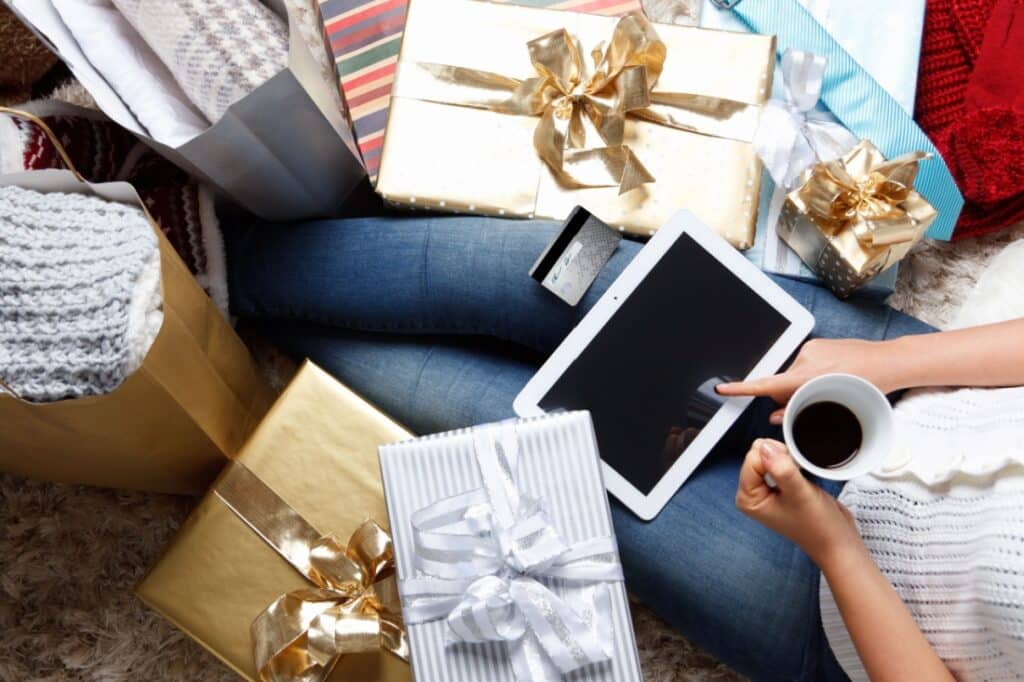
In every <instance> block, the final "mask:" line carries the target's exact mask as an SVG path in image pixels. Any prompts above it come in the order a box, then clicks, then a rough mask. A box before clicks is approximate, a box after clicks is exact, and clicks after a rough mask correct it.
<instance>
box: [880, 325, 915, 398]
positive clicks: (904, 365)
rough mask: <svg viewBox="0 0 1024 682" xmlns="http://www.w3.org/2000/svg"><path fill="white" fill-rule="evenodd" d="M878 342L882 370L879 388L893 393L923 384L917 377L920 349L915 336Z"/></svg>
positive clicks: (884, 391)
mask: <svg viewBox="0 0 1024 682" xmlns="http://www.w3.org/2000/svg"><path fill="white" fill-rule="evenodd" d="M878 344H879V346H878V350H879V353H878V355H877V360H878V363H879V367H880V372H881V379H880V381H879V382H878V388H879V389H881V391H882V392H883V393H886V394H888V393H893V392H894V391H902V390H904V389H907V388H913V387H915V386H921V385H922V384H921V383H920V379H919V378H918V377H917V373H918V367H917V365H918V363H917V360H918V358H917V353H918V352H919V351H918V350H917V348H916V340H915V339H914V337H913V336H901V337H899V338H896V339H887V340H885V341H879V342H878Z"/></svg>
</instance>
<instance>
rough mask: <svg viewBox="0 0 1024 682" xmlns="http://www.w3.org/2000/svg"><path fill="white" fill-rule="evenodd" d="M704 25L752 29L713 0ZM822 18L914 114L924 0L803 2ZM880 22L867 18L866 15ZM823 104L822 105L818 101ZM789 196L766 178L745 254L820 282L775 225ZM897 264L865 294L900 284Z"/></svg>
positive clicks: (768, 267) (770, 268)
mask: <svg viewBox="0 0 1024 682" xmlns="http://www.w3.org/2000/svg"><path fill="white" fill-rule="evenodd" d="M703 2H704V7H703V11H702V13H701V25H702V26H704V27H707V28H716V29H724V30H730V31H748V30H749V29H748V28H747V26H746V24H744V23H743V22H742V21H741V20H740V19H739V18H737V17H736V16H735V15H734V14H732V13H731V12H723V11H720V10H718V9H716V8H715V7H714V6H713V5H712V4H711V0H703ZM801 3H802V4H803V5H804V6H805V7H806V8H807V9H808V11H810V13H811V14H812V15H813V16H814V18H815V19H817V20H818V22H819V23H820V24H821V25H822V26H824V27H825V28H826V29H828V31H829V32H830V33H831V34H832V35H833V36H835V38H836V40H837V41H838V42H839V43H840V44H841V45H842V46H843V47H844V48H845V49H846V50H847V52H849V53H850V54H851V55H853V57H854V58H855V59H856V60H857V61H858V62H860V64H861V65H862V66H863V67H864V68H865V69H867V71H868V72H869V73H870V74H871V75H872V76H873V77H874V79H875V80H876V81H878V83H879V84H880V85H881V86H882V87H884V88H885V89H886V90H887V91H888V92H889V94H891V95H892V96H893V97H895V98H896V100H897V101H898V102H899V103H900V104H901V105H902V106H903V108H904V109H905V110H907V111H908V112H911V113H913V111H914V96H915V94H916V91H917V65H918V59H919V57H920V52H921V36H922V30H923V27H924V10H925V0H906V1H905V2H899V3H893V2H888V0H864V1H863V2H857V3H850V2H843V1H841V0H801ZM866 16H871V17H877V18H878V21H864V17H866ZM774 82H775V92H774V93H773V97H782V96H783V93H782V92H781V90H780V89H779V88H781V85H782V79H781V78H779V77H778V75H776V78H775V81H774ZM819 106H820V105H819ZM784 201H785V195H784V194H781V193H776V192H775V186H774V184H773V183H772V182H771V180H770V179H769V178H768V177H765V179H764V184H763V192H762V197H761V210H760V212H759V217H758V222H757V236H756V239H755V242H754V246H753V248H751V249H750V250H748V251H747V252H746V256H747V257H748V258H749V259H750V260H751V261H753V262H754V263H756V264H757V265H758V267H760V268H761V269H762V270H764V271H765V272H773V273H776V274H780V275H787V276H790V277H795V278H797V279H802V280H805V281H809V282H817V281H818V279H817V277H816V276H815V275H814V273H813V272H812V271H811V270H810V268H808V267H807V266H806V265H804V264H803V262H802V261H801V260H800V257H799V256H797V255H796V253H795V252H794V251H793V250H792V249H790V248H789V247H788V246H787V245H786V243H785V242H783V241H782V239H781V238H780V237H779V236H778V233H777V231H776V226H777V225H778V221H779V213H780V211H781V210H782V205H783V202H784ZM898 270H899V266H898V265H897V266H893V267H891V268H889V269H887V270H886V271H885V272H883V273H882V274H880V275H878V276H877V277H875V278H874V279H872V280H870V281H869V282H867V283H866V284H865V285H864V286H863V287H862V288H861V290H860V293H861V294H865V295H870V296H877V297H884V296H888V295H889V294H891V293H892V292H893V291H894V290H895V288H896V279H897V275H898Z"/></svg>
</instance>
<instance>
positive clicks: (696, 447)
mask: <svg viewBox="0 0 1024 682" xmlns="http://www.w3.org/2000/svg"><path fill="white" fill-rule="evenodd" d="M813 327H814V318H813V316H812V315H811V314H810V313H809V312H808V311H807V310H806V309H804V308H803V307H802V306H801V305H800V304H799V303H797V302H796V301H795V300H793V298H791V297H790V296H789V295H788V294H787V293H786V292H785V291H783V290H782V288H781V287H779V286H778V285H777V284H775V282H773V281H772V280H771V279H770V278H769V277H768V276H766V275H765V274H764V273H762V272H761V271H760V270H758V269H757V267H755V266H754V265H753V264H751V263H750V262H749V261H748V260H747V259H746V258H744V257H743V256H742V255H741V254H740V253H739V252H738V251H736V250H735V249H734V248H733V247H732V246H730V245H729V244H728V242H726V241H725V240H724V239H722V238H721V237H720V236H718V235H717V234H716V233H714V232H713V231H712V230H711V229H710V228H708V227H706V226H704V225H703V224H702V223H701V222H700V221H699V220H698V219H697V218H696V216H694V215H693V214H692V213H690V212H689V211H682V212H680V213H678V214H676V215H675V216H674V217H673V218H672V219H671V220H670V221H669V222H668V224H666V225H665V226H664V227H662V228H661V229H660V230H658V232H657V233H656V234H655V236H654V237H653V238H652V239H651V241H650V242H648V244H647V245H646V246H645V247H644V248H643V249H642V250H641V251H640V253H639V254H637V256H636V257H635V258H634V259H633V262H631V263H630V264H629V265H628V266H627V267H626V269H625V270H623V272H622V274H621V275H620V276H619V277H618V279H616V280H615V282H614V283H613V284H612V285H611V286H610V287H609V288H608V290H607V291H606V292H605V294H604V295H603V296H602V297H601V299H600V300H599V301H598V302H597V303H596V304H595V305H594V307H593V308H592V309H591V310H590V312H589V313H587V315H586V316H585V317H584V318H583V319H582V320H581V321H580V323H579V324H578V325H577V326H576V328H575V329H573V331H572V332H571V333H570V334H569V335H568V336H567V337H566V338H565V340H564V341H563V342H562V344H561V345H560V346H559V347H558V348H557V349H556V350H555V352H554V353H553V354H552V355H551V357H550V358H549V359H548V361H547V362H546V363H544V365H543V366H542V367H541V368H540V370H539V371H538V372H537V374H536V375H535V376H534V377H533V378H532V379H531V380H530V382H529V383H528V384H527V385H526V387H525V388H523V390H522V392H521V393H520V394H519V395H518V396H517V398H516V400H515V405H514V407H515V411H516V413H518V414H519V415H520V416H523V417H526V416H533V415H538V414H543V413H545V412H552V411H558V410H578V409H585V410H589V411H590V413H591V416H592V417H593V420H594V430H595V431H596V433H597V442H598V445H599V446H600V449H601V458H602V460H603V461H604V478H605V485H606V486H607V488H608V490H609V492H611V493H612V494H613V495H615V497H617V498H618V499H619V500H621V501H622V502H623V504H625V505H626V506H627V507H629V508H630V509H631V510H632V511H633V512H634V513H636V514H637V515H638V516H640V517H641V518H643V519H652V518H654V517H655V516H656V515H657V514H658V512H659V511H661V509H662V507H664V506H665V504H666V503H667V502H668V500H669V499H670V498H671V497H672V495H673V494H674V493H675V492H676V490H678V489H679V487H680V486H681V485H682V484H683V482H684V481H686V479H687V478H688V477H689V476H690V474H692V473H693V471H694V469H696V468H697V465H698V464H700V462H701V460H703V459H704V457H705V456H706V455H707V454H708V452H710V451H711V449H712V448H713V447H714V446H715V444H716V443H717V442H718V441H719V440H720V439H721V437H722V436H723V435H724V434H725V432H726V431H727V430H728V429H729V427H730V426H731V425H732V424H733V422H735V421H736V418H737V417H739V415H740V413H742V412H743V410H744V409H745V408H746V407H747V405H748V404H749V403H750V401H751V399H750V398H729V399H725V398H723V397H721V396H719V395H718V394H717V393H716V392H715V386H716V385H718V384H719V383H722V382H724V381H737V380H743V379H752V378H756V377H761V376H766V375H769V374H773V373H774V372H776V371H778V370H779V368H780V367H782V365H783V364H784V363H785V362H786V360H787V358H789V357H790V355H791V354H792V353H793V352H794V351H795V350H796V349H797V348H798V347H799V346H800V344H801V343H802V342H803V340H804V339H805V338H806V337H807V335H808V334H810V332H811V329H812V328H813Z"/></svg>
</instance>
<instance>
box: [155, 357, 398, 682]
mask: <svg viewBox="0 0 1024 682" xmlns="http://www.w3.org/2000/svg"><path fill="white" fill-rule="evenodd" d="M410 437H411V435H410V434H409V433H408V432H407V431H406V430H405V429H403V428H402V427H400V426H398V425H397V424H395V423H394V422H393V421H391V420H390V419H388V418H387V417H386V416H384V415H383V414H381V413H380V412H379V411H377V410H376V409H374V408H373V407H371V406H370V405H368V404H367V403H366V402H364V401H363V400H362V399H360V398H359V397H358V396H356V395H355V394H354V393H352V392H351V391H349V390H348V389H346V388H345V387H344V386H342V385H341V384H339V383H338V382H337V381H335V380H334V379H332V378H331V377H330V376H328V375H327V374H326V373H324V372H323V371H322V370H320V369H319V368H317V367H316V366H314V365H312V364H310V363H307V364H306V365H304V366H303V368H302V369H301V370H300V371H299V373H298V375H297V376H296V378H295V379H294V380H293V381H292V383H291V384H290V385H289V387H288V388H287V389H286V390H285V392H284V394H283V395H282V396H281V398H280V399H279V400H278V401H277V403H276V404H275V405H274V406H273V408H271V410H270V412H269V413H268V415H267V417H266V418H265V419H264V420H263V422H262V423H261V424H260V426H259V427H257V429H256V431H255V432H254V433H253V435H252V437H251V439H250V440H249V442H248V443H247V445H246V446H245V447H244V448H243V450H242V452H241V454H240V455H239V456H238V458H237V460H236V462H235V463H233V464H231V465H229V466H228V468H226V469H225V471H224V473H223V474H221V476H220V477H219V478H218V479H217V481H216V482H215V483H214V485H213V487H212V488H211V490H210V492H209V493H207V495H206V496H205V497H204V498H203V500H202V501H201V502H200V503H199V505H198V507H197V508H196V509H195V511H194V512H193V513H192V514H191V516H189V518H188V519H187V520H186V521H185V523H184V524H183V525H182V527H181V530H180V531H179V532H178V534H177V535H176V536H175V537H174V539H173V540H172V541H171V543H170V545H169V546H168V547H167V549H166V550H165V552H164V554H163V556H162V557H161V559H160V560H159V562H158V563H157V564H156V565H155V566H154V567H153V568H152V569H151V571H150V573H149V575H147V576H146V578H145V579H144V580H143V581H142V583H140V584H139V586H138V587H137V588H136V593H137V594H138V595H139V597H141V598H142V599H143V600H144V601H145V602H146V603H147V604H149V605H150V606H151V607H153V608H154V609H156V610H157V611H159V612H160V613H161V614H162V615H163V616H164V617H165V618H167V619H168V620H170V621H171V622H173V623H174V624H175V625H176V626H177V627H179V628H180V629H181V630H183V631H184V632H186V633H188V634H189V636H191V637H192V638H194V639H196V640H197V641H198V642H199V643H200V644H202V645H203V646H204V647H205V648H206V649H208V650H209V651H210V652H212V653H213V654H214V655H216V656H217V657H218V658H220V659H221V660H222V661H223V662H224V663H226V664H227V665H228V666H230V667H231V668H232V669H233V670H234V671H235V672H237V673H238V674H239V675H241V676H242V677H245V678H247V679H249V680H261V681H265V682H284V681H285V680H301V681H302V682H316V681H319V680H325V679H326V680H330V681H332V682H340V681H341V680H360V682H374V681H381V682H383V681H385V680H386V681H388V682H402V681H403V680H410V679H411V673H410V670H409V665H408V663H406V662H405V661H404V660H402V657H403V656H407V654H406V653H405V648H406V644H405V636H404V628H403V627H402V625H401V608H400V606H399V605H398V596H397V595H398V593H397V588H396V586H395V584H394V576H393V553H392V551H391V543H390V538H388V536H387V535H386V533H385V531H384V530H383V529H381V528H380V527H378V526H376V525H375V524H374V523H373V522H372V521H376V522H379V523H381V524H385V523H386V522H387V509H386V507H385V504H384V493H383V486H382V483H381V477H380V467H379V464H378V460H377V448H378V446H380V445H382V444H385V443H391V442H394V441H397V440H405V439H408V438H410ZM368 520H371V521H369V522H368ZM322 533H327V535H323V534H322ZM350 652H361V653H350ZM257 659H258V660H257Z"/></svg>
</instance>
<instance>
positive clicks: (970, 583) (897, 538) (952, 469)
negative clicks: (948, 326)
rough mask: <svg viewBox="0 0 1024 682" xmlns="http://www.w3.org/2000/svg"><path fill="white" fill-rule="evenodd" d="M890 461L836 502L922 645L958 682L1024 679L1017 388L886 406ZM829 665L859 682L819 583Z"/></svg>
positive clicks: (1023, 478) (1022, 425) (925, 396)
mask: <svg viewBox="0 0 1024 682" xmlns="http://www.w3.org/2000/svg"><path fill="white" fill-rule="evenodd" d="M895 412H896V425H897V444H896V448H895V450H894V456H893V457H892V458H891V459H890V460H889V462H888V463H887V465H886V467H885V469H884V470H883V471H882V472H880V473H879V474H877V475H872V476H864V477H861V478H858V479H855V480H853V481H850V482H849V483H847V485H846V486H845V488H844V489H843V492H842V494H841V495H840V496H839V499H840V500H841V501H842V502H843V503H844V504H845V505H846V506H847V507H848V508H849V509H850V511H851V512H852V513H853V516H854V518H855V519H856V521H857V526H858V528H859V530H860V533H861V536H862V537H863V538H864V542H865V543H866V544H867V546H868V549H869V550H870V551H871V554H872V556H873V557H874V559H875V561H876V562H877V564H878V566H879V567H880V568H881V570H882V572H883V573H884V574H885V576H886V577H887V578H888V579H889V581H890V582H891V583H892V585H893V587H895V588H896V591H897V592H898V593H899V595H900V597H901V598H902V599H903V601H904V602H905V603H906V605H907V607H908V608H909V609H910V612H911V613H912V614H913V616H914V619H915V620H916V621H917V623H918V625H919V626H920V627H921V630H922V631H923V632H924V635H925V637H927V638H928V641H929V642H931V644H932V646H933V647H934V649H935V650H936V652H937V653H938V654H939V656H940V657H941V658H942V659H943V660H944V661H945V662H946V664H947V666H948V667H949V669H950V670H951V671H952V672H953V673H954V674H955V675H956V677H957V678H958V679H961V680H1016V679H1020V677H1021V675H1022V674H1024V388H1006V389H962V390H938V391H936V390H928V391H915V392H911V393H910V394H908V395H907V396H906V397H905V398H904V399H903V400H901V401H900V402H899V403H898V404H897V405H896V409H895ZM820 595H821V617H822V623H823V625H824V627H825V633H826V635H827V636H828V640H829V643H830V644H831V646H832V650H833V652H834V653H835V654H836V657H837V658H838V660H839V663H840V664H841V665H842V666H843V669H844V670H846V672H847V674H848V675H850V677H851V678H852V679H854V680H866V679H868V678H867V675H866V673H865V671H864V669H863V667H862V666H861V664H860V660H859V659H858V657H857V653H856V651H855V650H854V647H853V643H852V641H851V640H850V637H849V634H848V633H847V632H846V629H845V627H844V625H843V622H842V618H841V616H840V614H839V611H838V609H837V608H836V606H835V602H834V600H833V599H832V594H831V592H830V591H829V588H828V583H827V582H826V581H825V580H824V579H822V581H821V590H820Z"/></svg>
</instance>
